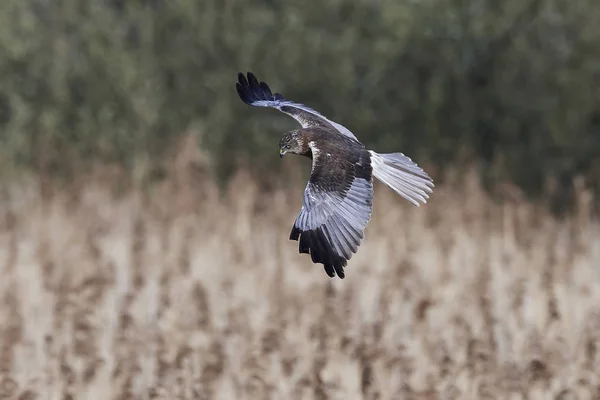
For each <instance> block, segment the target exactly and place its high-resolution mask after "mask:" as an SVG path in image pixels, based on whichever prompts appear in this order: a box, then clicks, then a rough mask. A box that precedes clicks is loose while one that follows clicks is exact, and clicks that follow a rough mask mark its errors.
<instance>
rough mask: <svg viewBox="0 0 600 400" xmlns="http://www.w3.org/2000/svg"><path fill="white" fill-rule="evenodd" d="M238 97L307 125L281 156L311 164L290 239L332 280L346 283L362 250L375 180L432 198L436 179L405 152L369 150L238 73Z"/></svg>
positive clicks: (417, 197)
mask: <svg viewBox="0 0 600 400" xmlns="http://www.w3.org/2000/svg"><path fill="white" fill-rule="evenodd" d="M236 88H237V92H238V94H239V96H240V98H241V99H242V101H243V102H244V103H246V104H249V105H251V106H256V107H271V108H275V109H277V110H279V111H281V112H283V113H285V114H288V115H290V116H291V117H292V118H294V119H295V120H296V121H298V122H299V123H300V125H301V126H302V128H301V129H294V130H292V131H290V132H286V133H284V134H283V136H282V137H281V139H280V141H279V154H280V156H281V157H283V156H284V155H285V154H287V153H291V154H298V155H302V156H305V157H308V158H310V159H311V160H312V169H311V174H310V178H309V180H308V184H307V185H306V188H305V190H304V200H303V204H302V208H301V209H300V214H299V215H298V217H297V218H296V221H295V223H294V226H293V228H292V231H291V233H290V240H299V252H300V253H306V254H310V256H311V259H312V262H313V263H320V264H323V266H324V268H325V272H326V273H327V275H328V276H329V277H331V278H334V277H335V276H336V274H337V276H338V277H339V278H341V279H343V278H344V276H345V273H344V267H345V266H346V265H347V262H348V260H350V258H351V257H352V255H353V254H354V253H356V251H357V250H358V246H359V245H360V242H361V240H362V239H363V235H364V230H365V228H366V226H367V223H368V222H369V220H370V219H371V211H372V207H373V177H375V178H377V179H379V180H380V181H381V182H383V183H384V184H385V185H387V186H389V187H390V188H391V189H393V190H394V191H395V192H396V193H397V194H399V195H400V196H402V197H404V198H405V199H406V200H408V201H410V202H411V203H412V204H414V205H416V206H419V203H423V204H424V203H426V202H427V199H428V198H429V194H430V193H432V188H433V187H434V185H433V180H432V179H431V178H430V177H429V175H427V173H425V172H424V171H423V169H422V168H420V167H419V166H418V165H417V164H416V163H414V162H413V161H412V160H411V159H410V158H408V157H407V156H405V155H404V154H402V153H387V154H382V153H376V152H375V151H373V150H368V149H366V148H365V146H364V145H363V144H362V143H360V142H359V141H358V139H357V138H356V136H354V134H353V133H352V132H350V130H348V129H347V128H345V127H343V126H342V125H340V124H338V123H336V122H333V121H331V120H329V119H327V118H326V117H325V116H323V115H321V114H320V113H318V112H317V111H315V110H313V109H312V108H309V107H307V106H305V105H303V104H300V103H297V102H294V101H291V100H287V99H285V98H284V97H283V96H282V95H281V94H279V93H275V94H273V93H272V92H271V89H269V86H268V85H267V84H266V83H265V82H259V81H258V80H257V79H256V77H255V76H254V74H253V73H251V72H248V74H247V77H246V76H244V74H242V73H239V74H238V81H237V82H236Z"/></svg>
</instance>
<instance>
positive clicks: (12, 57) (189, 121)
mask: <svg viewBox="0 0 600 400" xmlns="http://www.w3.org/2000/svg"><path fill="white" fill-rule="evenodd" d="M0 19H1V21H0V26H1V28H0V125H1V127H0V132H1V133H0V141H1V143H2V146H0V154H1V158H0V160H1V161H2V162H1V164H2V171H3V172H5V173H6V171H10V170H13V168H12V167H14V166H17V167H18V169H19V170H20V169H21V167H27V168H34V169H36V170H38V171H43V172H44V173H45V174H50V175H52V176H57V175H58V176H67V177H68V176H72V175H73V173H74V172H75V171H76V172H77V173H80V172H81V171H85V170H88V169H89V168H90V167H91V165H93V164H94V163H91V162H90V161H94V162H95V163H96V164H98V163H100V164H106V163H109V164H116V165H118V166H120V167H125V168H127V169H129V170H131V171H137V172H135V174H137V175H141V176H146V177H153V176H161V175H162V173H161V171H162V170H163V168H164V162H165V160H166V159H168V157H170V154H171V153H170V152H169V149H171V148H172V146H173V143H175V140H174V139H175V138H176V137H178V136H180V135H182V134H184V133H186V132H187V131H188V130H190V129H191V130H194V131H196V130H198V131H201V132H205V135H203V136H202V137H201V138H200V139H201V143H202V146H203V147H204V148H206V149H207V150H208V151H210V154H211V156H212V160H211V165H212V168H213V170H214V172H215V173H217V174H218V175H219V176H221V177H222V178H223V177H227V176H229V174H230V173H231V172H233V171H235V170H236V169H237V168H238V167H239V166H240V164H242V165H244V166H246V165H247V164H248V160H250V159H251V160H252V171H253V172H254V173H255V175H261V174H262V173H263V172H264V171H267V170H269V167H270V166H272V164H273V162H274V161H275V160H276V158H277V155H276V150H275V149H276V143H277V136H278V134H279V133H281V132H282V131H284V130H286V129H289V128H291V127H292V126H293V121H289V120H286V118H285V116H278V115H275V114H276V113H275V112H269V111H266V110H260V111H258V110H255V109H253V110H251V109H250V108H249V107H245V106H244V105H243V104H242V103H241V102H240V101H239V99H237V95H236V93H235V88H234V81H235V77H236V73H237V72H238V71H239V70H242V71H245V70H253V71H254V72H256V73H257V74H258V76H259V78H261V79H263V80H265V81H267V82H269V83H270V85H271V86H272V88H273V89H274V90H276V91H279V92H282V93H284V94H285V95H286V96H287V97H289V98H292V99H297V100H298V101H302V102H305V103H308V104H309V105H311V106H313V107H314V108H317V109H319V110H320V111H322V112H323V113H324V114H325V115H327V116H329V117H331V118H334V119H336V120H338V121H340V122H341V123H343V124H344V125H346V126H348V127H349V128H350V129H351V130H353V131H354V132H356V133H357V135H358V136H359V137H360V138H361V139H362V140H363V141H364V142H365V143H366V144H367V145H369V146H372V147H375V148H377V149H379V150H381V151H391V150H401V151H404V152H406V153H407V154H410V155H412V156H413V157H414V158H416V159H417V160H419V161H421V163H423V162H425V161H427V160H428V161H429V162H430V163H431V164H435V165H437V166H439V167H440V168H442V169H444V168H447V167H448V166H456V165H463V164H464V163H466V162H468V163H469V164H471V165H472V164H473V163H474V164H475V165H477V168H478V170H479V172H480V176H481V177H482V178H483V182H484V184H486V185H490V186H491V182H498V181H500V180H507V181H511V182H514V183H516V184H517V185H518V186H519V187H521V188H522V189H524V190H525V191H526V192H527V193H528V194H530V195H534V196H538V197H539V196H540V195H544V196H553V199H554V200H555V202H554V205H555V206H556V207H557V208H561V207H562V206H564V205H566V204H569V200H570V199H572V194H573V190H572V189H573V188H572V178H573V176H574V175H577V174H581V175H583V176H585V178H586V179H587V182H588V184H589V185H590V186H591V187H593V188H594V189H595V190H597V189H598V188H600V164H599V162H600V161H598V160H599V159H598V157H596V155H597V154H598V153H599V152H600V135H599V134H598V132H600V111H599V104H600V47H599V46H598V45H597V43H599V42H600V27H598V24H597V21H598V20H600V6H599V5H598V4H597V2H596V1H595V0H581V1H577V2H573V1H570V0H527V1H521V0H508V1H503V2H498V1H495V0H470V1H464V0H426V1H417V2H397V1H395V0H383V1H358V2H356V1H349V0H338V1H331V2H327V3H322V2H321V1H319V0H311V1H307V2H273V1H266V0H264V1H255V2H252V3H251V4H250V3H248V2H247V1H246V0H231V1H227V2H223V1H220V0H205V1H195V0H175V1H168V2H167V1H162V0H137V1H127V2H125V1H107V2H84V1H79V0H64V1H39V0H6V1H3V2H2V4H1V5H0ZM435 178H438V179H439V178H441V177H440V176H435Z"/></svg>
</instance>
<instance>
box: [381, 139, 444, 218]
mask: <svg viewBox="0 0 600 400" xmlns="http://www.w3.org/2000/svg"><path fill="white" fill-rule="evenodd" d="M369 153H370V154H371V167H372V168H373V175H374V176H375V178H377V179H379V180H380V181H381V182H383V183H385V184H386V185H387V186H389V187H390V188H391V189H392V190H393V191H395V192H396V193H398V194H399V195H400V196H402V197H404V198H405V199H406V200H408V201H410V202H411V203H412V204H414V205H415V206H417V207H418V206H419V205H420V204H419V202H422V203H423V204H425V203H427V199H429V193H433V189H432V188H433V187H434V185H433V180H432V179H431V178H430V177H429V175H427V173H426V172H425V171H423V169H422V168H421V167H419V166H418V165H417V164H416V163H415V162H414V161H412V160H411V159H410V158H409V157H407V156H405V155H404V154H402V153H387V154H380V153H376V152H374V151H372V150H370V151H369Z"/></svg>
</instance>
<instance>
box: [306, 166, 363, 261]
mask: <svg viewBox="0 0 600 400" xmlns="http://www.w3.org/2000/svg"><path fill="white" fill-rule="evenodd" d="M372 207H373V184H372V183H371V182H369V181H367V180H365V179H361V178H358V179H355V180H354V182H353V183H352V185H351V186H350V189H349V190H348V192H347V193H346V196H345V197H342V195H340V194H339V193H336V192H325V191H322V190H319V188H317V187H315V186H314V185H313V184H312V183H310V182H309V183H308V185H307V186H306V189H305V191H304V204H303V205H302V209H301V210H300V214H299V215H298V218H297V219H296V223H295V226H296V227H297V228H299V229H300V230H302V231H309V230H315V229H318V228H321V229H323V232H324V233H325V237H326V238H327V241H328V242H329V244H330V245H331V247H332V248H333V249H334V250H335V253H336V254H337V255H338V256H341V257H344V258H345V259H346V260H349V259H350V258H351V257H352V254H353V253H356V251H357V250H358V246H359V245H360V242H361V240H362V239H363V235H364V230H365V228H366V226H367V224H368V223H369V220H370V219H371V212H372Z"/></svg>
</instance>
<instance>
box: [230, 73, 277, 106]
mask: <svg viewBox="0 0 600 400" xmlns="http://www.w3.org/2000/svg"><path fill="white" fill-rule="evenodd" d="M235 86H236V89H237V92H238V95H239V96H240V99H241V100H242V101H243V102H244V103H246V104H249V105H252V104H253V103H254V102H256V101H259V100H266V101H276V100H284V98H283V96H282V95H281V94H279V93H275V95H273V93H272V92H271V89H270V88H269V85H267V83H266V82H260V81H259V80H258V79H256V76H255V75H254V74H253V73H252V72H250V71H248V72H247V73H246V76H244V74H243V73H241V72H238V81H237V82H236V85H235Z"/></svg>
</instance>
